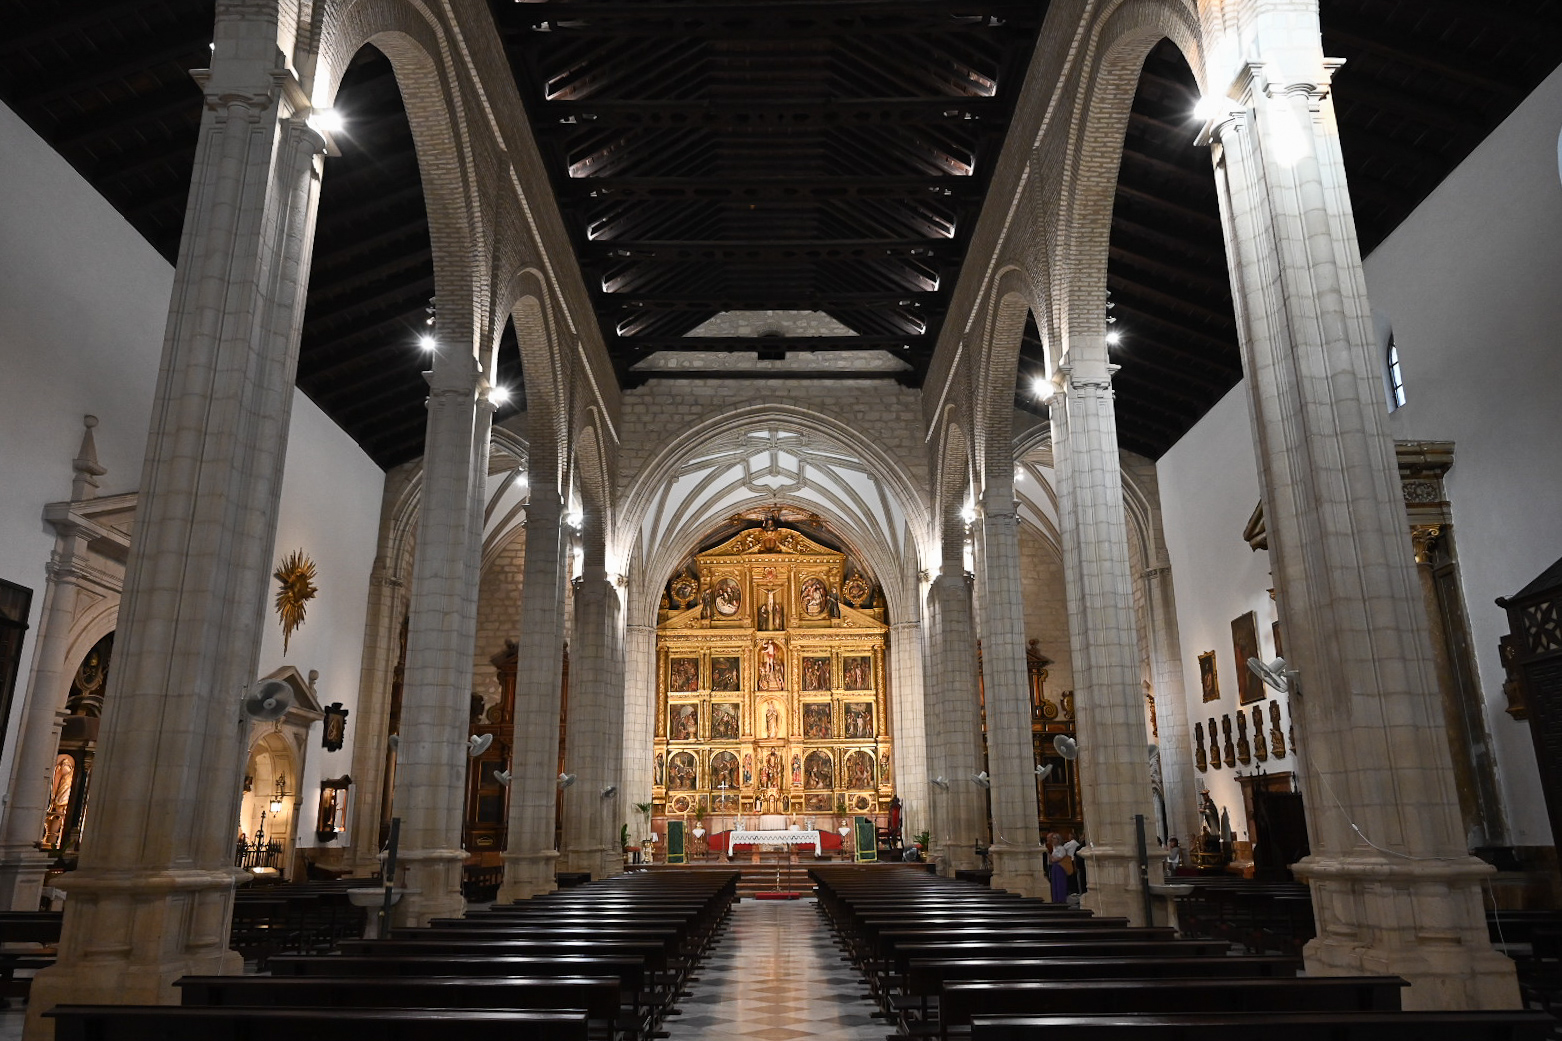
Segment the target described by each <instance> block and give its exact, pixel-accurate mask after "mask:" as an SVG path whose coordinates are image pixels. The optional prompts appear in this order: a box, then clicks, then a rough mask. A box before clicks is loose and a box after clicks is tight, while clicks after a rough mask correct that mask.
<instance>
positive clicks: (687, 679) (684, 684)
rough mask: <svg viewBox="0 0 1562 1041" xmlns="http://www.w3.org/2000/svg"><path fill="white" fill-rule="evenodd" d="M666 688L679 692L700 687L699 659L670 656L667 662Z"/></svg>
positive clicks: (686, 691) (683, 692) (682, 692)
mask: <svg viewBox="0 0 1562 1041" xmlns="http://www.w3.org/2000/svg"><path fill="white" fill-rule="evenodd" d="M667 689H668V690H671V691H674V692H676V693H679V694H687V693H689V692H690V691H696V690H699V689H700V659H698V658H672V659H670V660H669V661H668V662H667Z"/></svg>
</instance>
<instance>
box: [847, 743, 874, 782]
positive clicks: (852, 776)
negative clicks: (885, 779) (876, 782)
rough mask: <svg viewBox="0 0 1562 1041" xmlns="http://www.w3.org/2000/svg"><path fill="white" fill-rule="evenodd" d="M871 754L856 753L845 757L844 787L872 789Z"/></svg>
mask: <svg viewBox="0 0 1562 1041" xmlns="http://www.w3.org/2000/svg"><path fill="white" fill-rule="evenodd" d="M873 778H874V770H873V753H872V752H864V751H861V750H859V751H856V752H852V753H850V754H849V755H847V756H846V787H847V788H872V787H873Z"/></svg>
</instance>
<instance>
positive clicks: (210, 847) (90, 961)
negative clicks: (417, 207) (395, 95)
mask: <svg viewBox="0 0 1562 1041" xmlns="http://www.w3.org/2000/svg"><path fill="white" fill-rule="evenodd" d="M254 6H255V5H250V8H247V9H246V11H245V14H244V16H243V17H235V16H233V15H232V14H231V13H230V12H229V11H227V9H226V7H225V6H223V5H219V16H218V19H217V23H216V34H215V36H216V38H215V42H214V51H213V59H212V69H211V71H210V73H209V74H203V75H202V76H201V77H200V78H201V81H202V85H203V89H204V92H205V112H204V114H203V116H202V121H201V130H200V136H199V139H198V144H197V151H196V158H195V168H194V176H193V181H192V187H191V190H190V201H189V206H188V210H187V213H186V217H185V222H184V236H183V241H182V243H181V246H180V253H179V264H178V268H177V270H176V273H175V278H174V287H173V293H172V300H171V304H170V310H169V321H168V330H167V336H166V339H165V341H164V347H163V358H162V364H161V367H160V370H159V373H158V382H157V390H156V394H155V397H154V400H153V406H152V421H151V433H150V435H149V437H148V442H147V451H146V462H145V467H144V470H143V473H142V480H141V497H140V500H139V503H138V506H137V511H136V538H135V540H134V541H133V543H132V545H131V550H130V559H129V564H128V568H127V573H126V579H125V595H124V600H123V608H122V610H121V613H120V625H119V629H118V636H117V638H116V640H115V655H114V668H113V671H112V675H111V676H110V679H109V690H108V692H107V696H106V698H105V709H104V718H103V726H102V734H103V739H102V744H101V747H100V749H99V752H98V757H97V765H96V775H95V779H94V780H95V784H94V787H95V789H96V790H97V791H99V792H100V793H101V792H112V793H113V795H114V807H113V812H112V813H108V812H100V813H94V814H89V815H88V818H87V825H86V836H85V838H84V840H83V843H82V850H83V852H82V858H81V866H80V868H79V869H78V870H77V871H76V872H74V873H73V874H72V876H71V878H70V879H69V881H68V882H67V883H66V888H67V890H68V893H69V899H68V900H67V901H66V910H65V919H64V926H63V932H62V936H61V940H60V946H59V960H58V961H57V962H56V963H55V965H54V966H53V967H52V968H49V969H45V970H44V971H42V972H41V973H39V975H38V977H37V978H36V979H35V980H34V982H33V986H32V994H31V998H30V1000H29V1002H28V1023H27V1036H28V1037H29V1038H47V1037H52V1036H53V1026H52V1023H51V1022H50V1021H48V1020H45V1019H43V1018H41V1013H42V1012H44V1011H45V1010H47V1009H49V1008H51V1007H53V1006H54V1005H55V1004H57V1003H59V1002H61V1001H71V1002H89V1003H109V1004H117V1003H131V1004H137V1003H160V1002H177V1001H178V996H177V995H176V994H175V992H174V990H173V987H172V983H173V981H174V980H176V979H178V978H179V977H180V976H184V975H190V974H221V973H236V972H239V971H240V970H241V969H242V967H243V966H242V961H241V959H240V958H239V956H238V955H237V954H235V953H234V952H233V951H231V950H229V949H228V929H229V922H230V917H231V911H232V904H233V884H234V879H235V875H236V871H235V869H234V868H233V866H232V864H233V833H234V822H235V821H236V820H237V818H238V803H239V786H240V785H239V781H240V775H241V773H242V770H243V766H244V748H243V746H242V743H241V741H242V735H243V732H244V728H242V727H241V726H240V725H239V719H240V708H239V705H240V700H241V697H242V694H243V692H244V691H245V690H246V689H247V688H248V687H249V686H250V684H252V683H253V682H254V680H255V675H256V670H257V659H258V655H259V648H260V639H261V633H262V627H263V625H264V624H265V621H266V614H267V607H268V604H269V601H270V599H271V598H270V595H269V583H270V573H271V568H272V564H271V552H272V542H273V540H274V537H275V531H276V519H277V508H278V502H279V499H280V496H281V477H282V466H283V461H284V458H285V453H286V447H287V437H288V422H289V418H290V414H291V406H292V399H293V380H294V375H295V371H296V368H297V358H298V335H299V327H300V323H301V320H302V317H303V305H304V293H305V289H306V286H307V283H308V275H309V258H310V246H311V243H312V240H313V219H314V212H315V207H316V203H317V200H318V197H319V179H320V175H321V154H322V152H323V148H324V143H323V142H322V140H321V139H320V137H319V136H318V135H316V134H315V133H314V132H313V131H312V130H310V129H309V128H308V127H307V126H306V125H305V122H304V119H303V118H302V116H303V115H304V112H303V111H302V110H301V106H302V104H303V98H304V94H303V91H302V90H301V89H300V88H299V85H298V83H297V82H296V80H294V79H293V77H292V74H291V73H290V72H289V71H287V70H286V69H285V68H283V67H281V66H280V64H279V62H280V57H279V55H278V51H277V26H276V23H275V20H274V19H271V20H268V19H267V18H266V17H265V15H264V13H263V12H262V13H260V14H257V13H256V12H255V11H254V10H253V9H252V8H253V7H254Z"/></svg>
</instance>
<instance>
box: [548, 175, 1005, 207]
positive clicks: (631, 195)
mask: <svg viewBox="0 0 1562 1041" xmlns="http://www.w3.org/2000/svg"><path fill="white" fill-rule="evenodd" d="M981 190H982V185H981V183H980V182H979V181H978V180H977V179H976V178H974V177H947V176H946V177H939V176H928V177H766V178H738V177H575V178H570V179H568V180H567V181H566V182H565V183H564V184H562V185H560V190H559V194H560V195H561V196H563V197H565V198H567V199H570V198H573V199H579V198H581V197H583V196H584V197H591V198H598V199H605V198H612V199H614V200H615V201H616V200H619V199H647V200H651V201H665V200H669V199H676V198H687V199H701V200H709V201H713V202H725V201H728V200H732V201H737V202H744V203H747V202H751V201H754V200H766V201H770V200H777V201H783V202H784V201H796V202H807V203H810V204H817V203H819V202H821V201H823V200H828V199H849V198H867V199H901V198H919V197H922V196H926V197H928V198H930V199H943V198H948V197H949V196H953V195H975V194H979V193H980V192H981Z"/></svg>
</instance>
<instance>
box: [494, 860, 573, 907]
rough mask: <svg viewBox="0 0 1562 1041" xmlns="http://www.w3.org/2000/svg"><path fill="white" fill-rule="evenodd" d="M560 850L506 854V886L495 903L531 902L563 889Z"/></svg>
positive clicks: (504, 885) (503, 886)
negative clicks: (560, 881) (535, 898)
mask: <svg viewBox="0 0 1562 1041" xmlns="http://www.w3.org/2000/svg"><path fill="white" fill-rule="evenodd" d="M558 863H559V851H558V850H556V849H544V850H538V851H537V852H535V853H506V854H505V855H504V884H503V885H501V886H500V887H499V895H498V897H497V898H495V900H494V902H495V903H498V904H508V903H513V902H515V901H516V900H530V899H531V898H532V897H534V896H541V895H542V894H544V893H551V892H553V891H554V890H555V889H557V888H559V883H558V879H557V878H555V877H554V876H555V874H556V873H557V871H558Z"/></svg>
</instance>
